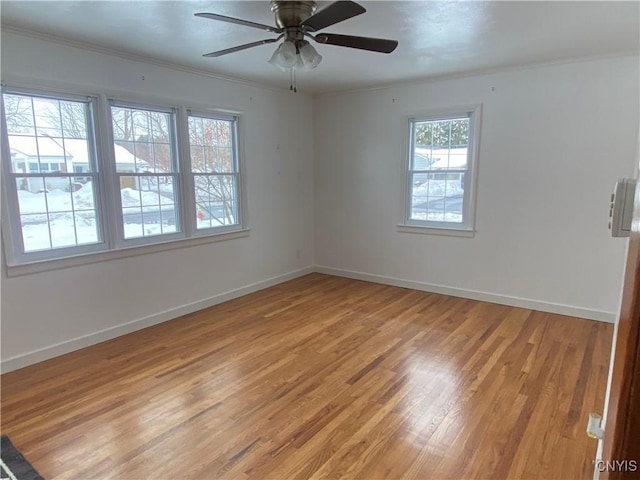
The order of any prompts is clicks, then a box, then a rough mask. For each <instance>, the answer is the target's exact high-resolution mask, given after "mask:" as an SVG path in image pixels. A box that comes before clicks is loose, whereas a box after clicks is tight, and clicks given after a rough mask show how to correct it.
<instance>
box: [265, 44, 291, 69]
mask: <svg viewBox="0 0 640 480" xmlns="http://www.w3.org/2000/svg"><path fill="white" fill-rule="evenodd" d="M280 47H282V45H278V48H276V49H275V51H274V52H273V55H271V58H270V59H269V63H270V64H271V65H273V66H274V67H276V68H277V69H278V70H282V71H283V72H285V71H286V70H287V69H286V68H284V67H283V66H281V65H280V63H279V62H278V56H279V55H280Z"/></svg>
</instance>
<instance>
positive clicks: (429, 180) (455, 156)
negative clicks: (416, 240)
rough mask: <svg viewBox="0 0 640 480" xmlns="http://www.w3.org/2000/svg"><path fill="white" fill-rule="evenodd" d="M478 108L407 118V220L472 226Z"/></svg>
mask: <svg viewBox="0 0 640 480" xmlns="http://www.w3.org/2000/svg"><path fill="white" fill-rule="evenodd" d="M474 117H475V115H474V111H469V112H462V113H458V114H449V115H441V116H430V117H424V118H412V119H410V120H409V159H408V162H407V164H408V170H407V199H406V218H405V223H406V224H407V225H418V226H427V227H436V228H449V229H456V230H470V229H471V228H472V218H471V217H472V208H471V205H470V204H471V200H472V195H471V188H472V184H473V182H472V174H473V163H474V161H473V160H474V155H475V151H474V146H473V137H474V135H473V130H474Z"/></svg>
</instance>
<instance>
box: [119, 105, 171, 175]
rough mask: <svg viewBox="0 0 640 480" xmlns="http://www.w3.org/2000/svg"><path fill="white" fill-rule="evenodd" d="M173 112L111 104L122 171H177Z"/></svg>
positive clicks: (120, 170)
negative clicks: (172, 145)
mask: <svg viewBox="0 0 640 480" xmlns="http://www.w3.org/2000/svg"><path fill="white" fill-rule="evenodd" d="M171 116H172V114H171V113H166V112H156V111H152V110H144V109H136V108H130V107H116V106H112V107H111V121H112V124H113V135H114V141H115V145H114V150H115V154H116V169H117V171H118V173H140V172H155V173H174V172H175V171H176V169H175V167H174V162H173V160H172V154H171V138H172V136H171V130H170V125H171Z"/></svg>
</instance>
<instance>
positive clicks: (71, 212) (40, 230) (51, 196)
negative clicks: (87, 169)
mask: <svg viewBox="0 0 640 480" xmlns="http://www.w3.org/2000/svg"><path fill="white" fill-rule="evenodd" d="M92 185H93V184H92V182H91V181H90V182H87V183H86V184H84V185H81V186H79V187H78V186H77V185H76V184H75V182H74V181H73V179H72V177H28V178H26V177H17V178H16V187H17V190H18V208H19V212H20V222H21V227H22V237H23V242H24V248H25V252H32V251H36V250H46V249H50V248H57V247H69V246H75V245H81V244H87V243H97V242H99V241H100V236H99V233H98V232H99V230H98V223H97V221H96V219H97V210H96V202H95V195H94V192H93V187H92Z"/></svg>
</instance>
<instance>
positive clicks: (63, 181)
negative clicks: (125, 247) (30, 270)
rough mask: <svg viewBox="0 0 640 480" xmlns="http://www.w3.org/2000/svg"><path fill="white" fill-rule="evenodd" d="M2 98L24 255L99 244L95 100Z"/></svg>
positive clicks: (17, 240) (15, 211)
mask: <svg viewBox="0 0 640 480" xmlns="http://www.w3.org/2000/svg"><path fill="white" fill-rule="evenodd" d="M2 100H3V109H4V117H5V124H6V139H7V144H8V145H7V146H8V150H9V156H10V159H11V160H10V162H9V163H10V165H9V171H10V173H9V176H10V178H11V180H12V181H11V185H9V186H8V187H9V190H10V191H11V192H14V193H15V198H16V199H17V202H16V204H17V205H14V207H17V208H14V209H13V212H12V217H14V219H13V223H14V224H18V225H20V228H19V230H18V229H17V228H16V229H14V230H18V231H14V232H13V240H14V244H16V245H18V246H19V249H20V250H21V252H22V253H25V254H26V253H33V252H46V251H53V250H55V249H59V248H63V247H67V248H70V247H78V246H81V245H88V244H98V243H102V241H103V240H102V235H101V230H102V229H101V225H100V217H99V215H98V201H97V196H96V193H95V191H94V185H95V183H96V179H97V169H96V168H95V165H96V163H95V155H94V152H95V145H94V142H93V138H94V132H93V121H92V112H93V101H92V100H91V99H77V100H76V99H73V100H72V99H67V98H56V97H55V96H39V95H28V94H18V93H11V92H5V93H3V95H2ZM80 164H81V165H84V166H85V168H86V172H87V174H86V176H85V177H83V179H81V180H78V179H77V178H75V177H74V176H73V175H72V173H73V168H74V165H80ZM5 172H6V169H5ZM14 188H15V190H14Z"/></svg>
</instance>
